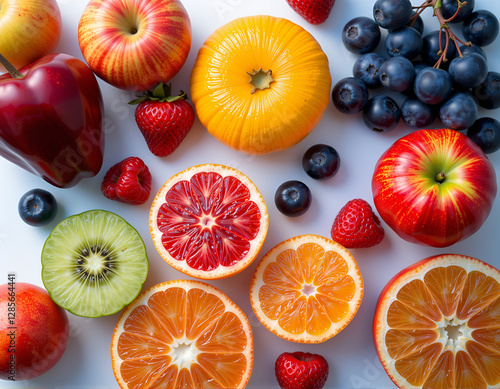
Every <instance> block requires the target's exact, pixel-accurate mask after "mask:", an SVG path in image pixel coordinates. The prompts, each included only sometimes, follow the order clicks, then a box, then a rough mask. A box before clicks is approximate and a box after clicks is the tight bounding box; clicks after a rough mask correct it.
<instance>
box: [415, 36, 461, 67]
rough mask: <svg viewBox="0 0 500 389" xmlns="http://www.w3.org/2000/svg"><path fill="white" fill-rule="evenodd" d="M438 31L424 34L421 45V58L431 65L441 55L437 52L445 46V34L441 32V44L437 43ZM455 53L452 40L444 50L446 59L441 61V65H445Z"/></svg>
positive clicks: (455, 49)
mask: <svg viewBox="0 0 500 389" xmlns="http://www.w3.org/2000/svg"><path fill="white" fill-rule="evenodd" d="M439 36H440V34H439V31H438V30H435V31H431V32H430V33H428V34H427V35H425V36H424V38H423V40H424V44H423V47H422V52H421V53H420V55H421V57H422V59H423V60H424V61H425V62H427V63H428V64H430V65H431V66H434V65H435V64H436V62H437V61H438V60H439V58H440V57H441V54H438V52H439V51H440V50H441V49H444V47H445V46H446V34H445V33H444V32H443V33H441V46H440V45H439ZM456 55H457V48H456V47H455V45H454V44H453V42H450V44H449V45H448V49H447V50H446V59H447V62H444V63H442V66H441V67H443V66H444V67H446V66H447V64H448V63H449V61H451V60H452V59H453V58H455V56H456Z"/></svg>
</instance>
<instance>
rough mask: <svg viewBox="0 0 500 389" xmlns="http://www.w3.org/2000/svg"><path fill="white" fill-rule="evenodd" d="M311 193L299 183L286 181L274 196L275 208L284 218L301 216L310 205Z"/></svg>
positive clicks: (305, 186) (304, 185)
mask: <svg viewBox="0 0 500 389" xmlns="http://www.w3.org/2000/svg"><path fill="white" fill-rule="evenodd" d="M311 200H312V196H311V191H310V190H309V188H308V187H307V185H306V184H304V183H303V182H301V181H295V180H292V181H286V182H284V183H283V184H281V185H280V186H279V187H278V189H277V190H276V194H275V195H274V203H275V204H276V208H278V211H280V212H281V213H282V214H283V215H286V216H300V215H303V214H304V213H305V212H306V211H307V210H308V209H309V206H310V205H311Z"/></svg>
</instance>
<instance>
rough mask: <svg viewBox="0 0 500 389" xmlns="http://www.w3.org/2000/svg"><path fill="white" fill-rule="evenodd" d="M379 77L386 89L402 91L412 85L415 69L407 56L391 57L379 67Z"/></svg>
mask: <svg viewBox="0 0 500 389" xmlns="http://www.w3.org/2000/svg"><path fill="white" fill-rule="evenodd" d="M379 77H380V82H381V83H382V85H383V86H384V87H386V88H387V89H390V90H393V91H396V92H402V91H404V90H406V89H408V88H409V87H410V86H411V85H412V83H413V79H414V78H415V69H414V67H413V64H412V63H411V61H410V60H409V59H408V58H405V57H401V56H398V57H391V58H389V59H388V60H387V61H385V62H384V63H383V64H382V66H381V67H380V74H379Z"/></svg>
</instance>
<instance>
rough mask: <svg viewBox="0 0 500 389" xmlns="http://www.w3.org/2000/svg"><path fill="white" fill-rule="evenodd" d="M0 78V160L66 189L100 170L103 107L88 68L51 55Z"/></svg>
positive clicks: (76, 62) (83, 64)
mask: <svg viewBox="0 0 500 389" xmlns="http://www.w3.org/2000/svg"><path fill="white" fill-rule="evenodd" d="M20 72H21V73H22V74H24V77H23V78H12V77H11V76H10V74H8V73H6V74H4V75H2V76H1V77H0V156H2V157H4V158H6V159H7V160H9V161H11V162H13V163H14V164H16V165H18V166H20V167H22V168H23V169H25V170H27V171H29V172H31V173H33V174H35V175H37V176H40V177H42V178H43V179H44V180H45V181H47V182H49V183H50V184H52V185H54V186H56V187H60V188H69V187H72V186H74V185H76V184H77V183H78V182H79V181H80V180H81V179H82V178H85V177H93V176H95V175H96V174H97V173H99V170H100V169H101V166H102V162H103V152H104V134H103V132H102V128H103V102H102V96H101V91H100V89H99V84H98V83H97V80H96V78H95V76H94V74H93V73H92V71H91V70H90V68H89V67H88V66H87V65H86V64H85V63H83V62H82V61H80V60H79V59H77V58H74V57H71V56H69V55H67V54H50V55H46V56H44V57H42V58H41V59H39V60H37V61H35V62H33V63H32V64H31V65H28V66H26V67H24V68H22V69H20Z"/></svg>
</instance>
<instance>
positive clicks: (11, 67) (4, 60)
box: [0, 54, 24, 78]
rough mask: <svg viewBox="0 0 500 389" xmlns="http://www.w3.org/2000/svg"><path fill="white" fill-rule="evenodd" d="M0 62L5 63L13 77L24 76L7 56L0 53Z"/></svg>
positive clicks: (4, 65)
mask: <svg viewBox="0 0 500 389" xmlns="http://www.w3.org/2000/svg"><path fill="white" fill-rule="evenodd" d="M0 63H1V64H2V65H3V67H4V68H5V69H7V71H8V72H9V74H10V75H11V76H12V78H23V77H24V76H23V74H22V73H21V72H20V71H19V70H17V69H16V68H15V66H14V65H12V64H11V63H10V62H9V61H8V60H7V58H5V57H4V56H3V55H2V54H0Z"/></svg>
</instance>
